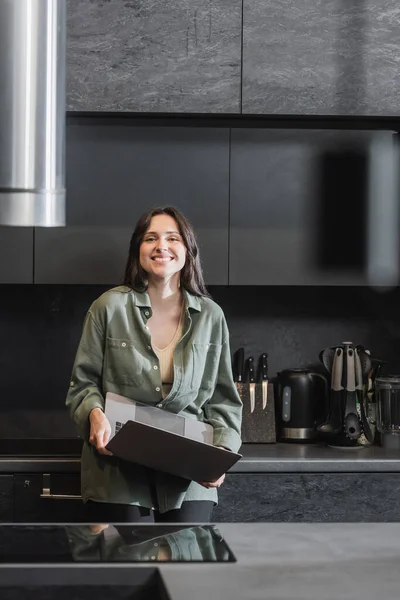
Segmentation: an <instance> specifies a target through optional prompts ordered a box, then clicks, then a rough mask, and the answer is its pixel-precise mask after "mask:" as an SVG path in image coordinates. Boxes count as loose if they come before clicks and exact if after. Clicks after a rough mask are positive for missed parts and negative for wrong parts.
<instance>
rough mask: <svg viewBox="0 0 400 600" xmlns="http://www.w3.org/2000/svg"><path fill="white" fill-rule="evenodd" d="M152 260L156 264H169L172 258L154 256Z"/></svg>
mask: <svg viewBox="0 0 400 600" xmlns="http://www.w3.org/2000/svg"><path fill="white" fill-rule="evenodd" d="M152 260H155V261H156V262H169V261H170V260H172V256H154V257H153V258H152Z"/></svg>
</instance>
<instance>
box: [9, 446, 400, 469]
mask: <svg viewBox="0 0 400 600" xmlns="http://www.w3.org/2000/svg"><path fill="white" fill-rule="evenodd" d="M240 453H241V454H242V455H243V458H242V459H241V460H240V461H239V462H238V463H237V464H236V465H234V467H233V468H232V469H231V470H230V471H229V472H230V473H368V472H369V473H400V452H397V451H395V450H386V449H385V448H382V447H381V446H371V447H365V448H357V449H356V450H338V449H334V448H330V447H328V446H326V445H324V444H319V443H318V444H315V443H314V444H293V443H292V444H291V443H278V444H244V445H243V446H242V448H241V450H240ZM79 471H80V458H79V456H72V455H71V456H54V457H51V456H39V455H37V456H35V455H31V456H19V457H11V456H1V455H0V473H18V472H20V473H22V472H24V473H30V472H35V473H48V472H50V473H78V472H79Z"/></svg>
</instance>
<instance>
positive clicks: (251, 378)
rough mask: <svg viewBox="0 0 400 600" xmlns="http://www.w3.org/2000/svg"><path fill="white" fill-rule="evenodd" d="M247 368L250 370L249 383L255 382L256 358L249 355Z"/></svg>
mask: <svg viewBox="0 0 400 600" xmlns="http://www.w3.org/2000/svg"><path fill="white" fill-rule="evenodd" d="M247 368H248V371H249V383H255V381H256V379H255V375H254V358H253V357H252V356H249V358H248V359H247Z"/></svg>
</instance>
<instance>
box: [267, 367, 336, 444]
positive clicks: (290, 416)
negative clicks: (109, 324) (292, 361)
mask: <svg viewBox="0 0 400 600" xmlns="http://www.w3.org/2000/svg"><path fill="white" fill-rule="evenodd" d="M276 388H277V389H276V392H277V393H276V396H277V401H276V422H277V430H278V436H279V438H280V439H281V440H285V441H287V440H292V441H298V442H302V441H305V440H313V439H314V438H316V437H317V435H318V432H317V429H316V427H317V426H318V425H319V424H320V423H321V422H322V420H323V419H324V417H325V416H326V411H327V406H328V381H327V378H326V377H325V376H324V375H323V374H322V373H318V372H316V371H313V370H311V369H286V370H284V371H281V372H280V373H278V375H277V381H276Z"/></svg>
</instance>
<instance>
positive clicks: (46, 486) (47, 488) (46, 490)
mask: <svg viewBox="0 0 400 600" xmlns="http://www.w3.org/2000/svg"><path fill="white" fill-rule="evenodd" d="M40 497H41V498H52V499H53V500H82V496H80V495H78V494H52V493H51V477H50V473H44V474H43V490H42V493H41V494H40Z"/></svg>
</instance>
